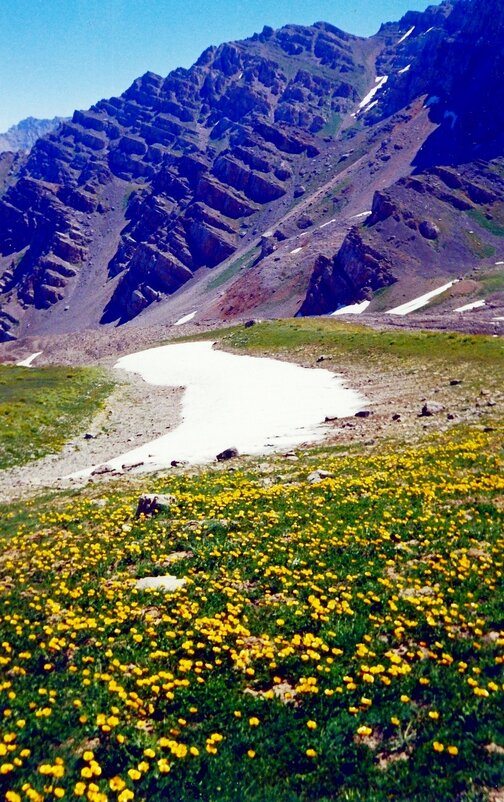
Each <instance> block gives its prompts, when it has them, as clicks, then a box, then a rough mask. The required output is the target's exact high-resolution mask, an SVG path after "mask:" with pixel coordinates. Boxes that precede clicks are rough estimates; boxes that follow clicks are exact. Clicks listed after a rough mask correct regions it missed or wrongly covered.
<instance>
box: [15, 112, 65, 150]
mask: <svg viewBox="0 0 504 802" xmlns="http://www.w3.org/2000/svg"><path fill="white" fill-rule="evenodd" d="M63 120H64V117H53V119H52V120H38V119H36V118H35V117H27V118H26V119H25V120H21V122H19V123H17V124H16V125H12V126H11V127H10V128H9V130H8V131H5V132H4V133H3V134H0V154H1V153H5V152H6V151H11V152H13V153H16V152H17V151H19V150H21V151H28V150H30V148H31V147H33V145H34V144H35V142H36V141H37V139H40V137H41V136H45V135H46V134H50V133H51V132H52V131H55V130H56V128H57V127H58V125H59V124H60V123H61V122H63Z"/></svg>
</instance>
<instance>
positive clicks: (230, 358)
mask: <svg viewBox="0 0 504 802" xmlns="http://www.w3.org/2000/svg"><path fill="white" fill-rule="evenodd" d="M115 367H116V368H121V369H122V370H128V371H131V372H132V373H138V374H140V375H141V376H142V378H143V379H144V380H145V381H146V382H147V383H149V384H156V385H160V386H165V387H180V386H183V387H185V388H186V390H185V393H184V396H183V402H182V423H181V424H180V426H178V427H177V428H176V429H174V430H173V431H171V432H169V433H168V434H165V435H163V436H162V437H159V438H158V439H156V440H153V441H151V442H150V443H146V444H144V445H142V446H140V447H138V448H135V449H133V450H132V451H129V452H127V453H125V454H121V455H120V456H117V457H116V458H114V459H112V460H110V461H109V462H108V463H107V465H109V466H110V467H112V468H115V469H117V470H120V469H121V466H122V465H123V464H124V463H139V462H143V463H144V465H143V466H142V470H145V471H150V470H161V469H163V468H167V467H169V465H170V463H171V461H172V460H174V459H177V460H186V461H188V462H190V463H192V464H195V463H204V462H210V461H213V460H214V459H215V456H216V454H218V453H219V452H221V451H222V450H223V449H224V448H230V447H235V448H237V449H238V451H239V452H240V453H244V454H261V453H265V452H268V453H271V452H272V450H280V449H283V448H292V447H293V446H296V445H299V444H300V443H304V442H307V441H308V442H309V441H320V440H322V439H323V438H324V436H325V434H326V431H327V428H326V427H325V426H324V424H322V423H321V421H323V420H324V418H325V417H326V415H327V416H331V417H333V416H337V417H344V416H350V415H354V414H355V413H356V412H357V411H358V410H359V409H361V408H362V405H363V403H364V399H363V398H362V397H361V396H360V395H358V394H357V393H356V392H354V391H353V390H349V389H347V388H346V387H344V386H343V384H342V381H341V379H340V378H339V377H337V376H335V374H334V373H331V372H330V371H328V370H322V369H318V368H317V369H314V368H303V367H300V366H299V365H293V364H292V363H289V362H280V361H279V360H276V359H269V358H262V357H251V356H237V355H236V354H228V353H225V352H224V351H217V350H214V349H213V343H211V342H191V343H182V344H175V345H165V346H161V347H159V348H150V349H148V350H146V351H141V352H139V353H136V354H130V355H128V356H125V357H122V358H121V359H120V360H119V361H118V362H117V364H116V365H115ZM92 470H93V468H89V469H87V470H85V471H79V472H78V473H76V474H74V475H73V476H74V477H83V476H89V475H90V473H91V471H92Z"/></svg>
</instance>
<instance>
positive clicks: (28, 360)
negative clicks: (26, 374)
mask: <svg viewBox="0 0 504 802" xmlns="http://www.w3.org/2000/svg"><path fill="white" fill-rule="evenodd" d="M42 353H43V352H42V351H36V352H35V353H34V354H32V355H31V356H29V357H27V358H26V359H23V361H22V362H16V366H17V367H18V368H31V367H33V363H34V361H35V360H36V358H37V357H38V356H40V354H42Z"/></svg>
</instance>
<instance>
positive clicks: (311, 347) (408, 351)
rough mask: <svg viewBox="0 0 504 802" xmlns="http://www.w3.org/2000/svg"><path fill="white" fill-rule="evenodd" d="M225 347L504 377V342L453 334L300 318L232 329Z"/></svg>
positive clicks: (226, 334) (299, 357) (302, 356)
mask: <svg viewBox="0 0 504 802" xmlns="http://www.w3.org/2000/svg"><path fill="white" fill-rule="evenodd" d="M205 336H207V337H208V336H209V335H205ZM213 339H215V332H214V333H213ZM221 342H222V344H223V345H224V346H225V347H226V348H227V347H231V348H233V349H236V350H239V351H242V350H243V351H247V352H248V353H258V354H260V353H270V354H277V355H278V356H283V357H292V356H293V357H294V358H296V359H303V358H307V359H308V358H309V359H313V357H315V356H316V355H317V354H319V353H320V352H321V351H323V352H324V353H326V354H328V355H330V356H331V357H333V358H334V359H335V360H342V361H343V363H344V362H346V361H352V362H354V363H355V362H356V361H358V362H359V363H360V364H361V365H362V366H363V367H364V366H365V365H366V364H367V363H368V364H375V365H376V364H383V365H384V366H385V367H386V366H388V365H390V364H397V365H404V364H405V363H406V362H407V361H408V360H417V361H418V360H419V361H421V362H422V364H423V365H424V366H425V367H428V366H429V364H431V363H433V364H439V363H448V364H450V365H452V366H454V367H456V366H464V365H466V366H468V367H469V366H471V367H474V368H478V370H479V369H480V368H481V366H483V365H486V366H488V367H489V368H490V367H491V368H492V370H495V371H497V372H498V373H499V374H500V375H502V374H503V372H504V364H503V363H504V360H503V357H504V346H503V342H502V339H500V338H494V337H483V336H481V335H463V334H457V333H455V332H446V333H444V332H443V333H439V332H429V331H406V330H402V329H401V330H399V329H397V330H393V329H389V330H386V331H379V330H374V329H370V328H365V327H364V326H360V325H358V324H355V325H352V324H349V323H341V322H339V321H336V320H334V319H330V318H298V319H296V320H279V321H271V322H265V323H260V324H258V325H255V326H252V327H251V328H248V329H244V328H243V327H242V328H239V329H238V328H233V329H231V330H230V331H228V332H227V333H225V334H224V336H223V337H222V338H221ZM479 375H480V378H481V374H479ZM490 378H491V377H489V379H490Z"/></svg>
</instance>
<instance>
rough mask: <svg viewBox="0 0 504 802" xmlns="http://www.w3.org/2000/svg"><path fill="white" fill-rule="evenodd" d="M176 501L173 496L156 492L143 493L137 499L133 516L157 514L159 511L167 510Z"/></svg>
mask: <svg viewBox="0 0 504 802" xmlns="http://www.w3.org/2000/svg"><path fill="white" fill-rule="evenodd" d="M175 501H176V499H175V497H174V496H168V495H162V494H157V493H144V494H143V495H142V496H140V498H139V499H138V505H137V509H136V513H135V518H139V517H140V515H145V516H146V517H147V516H148V515H157V514H158V513H160V512H167V511H168V510H169V509H170V507H171V506H172V504H174V503H175Z"/></svg>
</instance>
